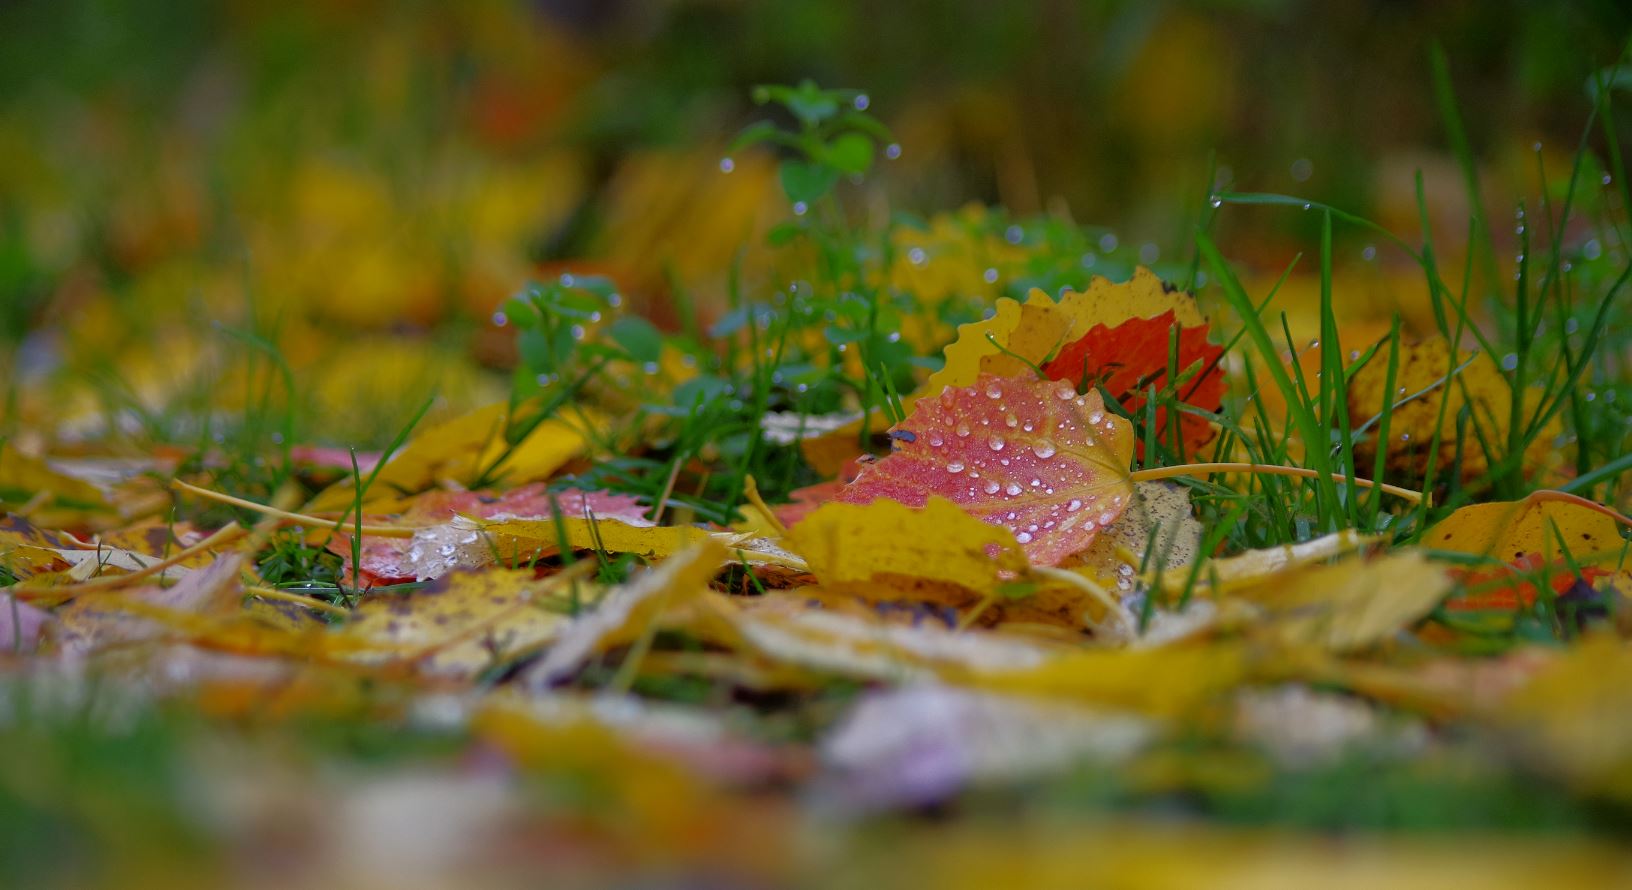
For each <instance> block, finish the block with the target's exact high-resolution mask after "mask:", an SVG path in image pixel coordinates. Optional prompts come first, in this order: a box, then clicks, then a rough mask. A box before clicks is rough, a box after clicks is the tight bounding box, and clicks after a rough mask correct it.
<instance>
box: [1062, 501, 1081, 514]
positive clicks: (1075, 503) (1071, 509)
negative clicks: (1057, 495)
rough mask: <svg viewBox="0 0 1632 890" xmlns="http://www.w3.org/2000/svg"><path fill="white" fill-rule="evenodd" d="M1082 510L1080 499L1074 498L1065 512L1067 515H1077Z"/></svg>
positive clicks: (1067, 505)
mask: <svg viewBox="0 0 1632 890" xmlns="http://www.w3.org/2000/svg"><path fill="white" fill-rule="evenodd" d="M1081 509H1082V501H1081V500H1080V499H1078V498H1072V499H1071V503H1069V504H1066V505H1065V511H1066V512H1067V513H1075V512H1077V511H1078V510H1081Z"/></svg>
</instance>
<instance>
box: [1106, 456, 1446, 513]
mask: <svg viewBox="0 0 1632 890" xmlns="http://www.w3.org/2000/svg"><path fill="white" fill-rule="evenodd" d="M1210 473H1263V474H1266V475H1270V476H1298V477H1300V478H1303V479H1321V478H1325V479H1330V480H1331V481H1333V482H1341V483H1345V484H1347V483H1348V482H1349V481H1350V480H1349V478H1348V477H1347V476H1342V475H1339V474H1337V473H1332V474H1330V475H1326V474H1323V473H1320V472H1317V471H1315V470H1310V469H1305V468H1303V467H1283V466H1280V465H1278V464H1250V463H1210V464H1179V465H1177V466H1171V467H1151V468H1149V469H1144V470H1136V471H1135V472H1133V473H1132V474H1130V475H1129V477H1128V478H1130V479H1131V480H1133V481H1134V482H1151V481H1154V480H1157V479H1172V478H1175V477H1178V476H1202V475H1207V474H1210ZM1353 484H1355V485H1357V486H1359V487H1361V488H1380V489H1382V490H1383V491H1386V492H1388V493H1389V494H1391V495H1394V496H1395V497H1398V498H1401V499H1404V500H1407V501H1410V502H1411V503H1413V504H1420V503H1422V501H1423V495H1422V492H1420V491H1412V490H1411V489H1409V488H1401V487H1399V486H1398V485H1389V484H1388V483H1386V482H1373V481H1371V480H1370V479H1355V480H1353Z"/></svg>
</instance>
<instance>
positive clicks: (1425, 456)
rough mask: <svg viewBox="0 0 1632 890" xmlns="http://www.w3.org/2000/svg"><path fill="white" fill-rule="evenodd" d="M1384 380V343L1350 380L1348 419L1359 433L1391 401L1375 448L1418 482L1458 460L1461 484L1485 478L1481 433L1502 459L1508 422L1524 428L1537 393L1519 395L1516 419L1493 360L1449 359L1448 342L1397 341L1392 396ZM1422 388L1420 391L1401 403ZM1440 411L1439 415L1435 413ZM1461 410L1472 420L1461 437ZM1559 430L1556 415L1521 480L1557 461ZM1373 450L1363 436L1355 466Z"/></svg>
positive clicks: (1534, 445) (1366, 461)
mask: <svg viewBox="0 0 1632 890" xmlns="http://www.w3.org/2000/svg"><path fill="white" fill-rule="evenodd" d="M1453 368H1460V370H1459V371H1457V372H1456V374H1455V375H1454V376H1452V377H1451V378H1450V379H1449V381H1446V380H1445V376H1446V374H1447V373H1449V372H1450V371H1451V370H1452V369H1453ZM1387 381H1388V346H1387V345H1386V344H1385V345H1384V346H1383V347H1382V348H1380V349H1378V351H1377V354H1376V355H1375V356H1373V358H1372V360H1371V361H1370V362H1367V363H1366V366H1365V367H1364V368H1361V369H1360V371H1359V372H1357V373H1356V374H1355V375H1354V377H1353V378H1352V379H1350V380H1349V389H1348V399H1349V416H1350V418H1351V419H1352V421H1353V422H1354V424H1355V426H1356V427H1357V428H1358V427H1359V426H1361V425H1363V424H1365V423H1367V422H1369V421H1371V420H1372V419H1373V418H1375V417H1377V416H1378V415H1379V414H1380V413H1381V412H1382V410H1383V408H1384V406H1385V405H1387V404H1394V409H1393V414H1392V416H1391V418H1390V420H1389V429H1388V435H1389V441H1388V442H1386V443H1381V444H1382V445H1383V447H1385V448H1386V449H1387V463H1386V466H1387V467H1388V469H1389V470H1390V471H1391V472H1392V473H1393V474H1397V475H1399V476H1401V477H1402V478H1405V479H1421V478H1423V476H1424V475H1425V474H1426V472H1427V470H1428V467H1429V466H1439V467H1442V468H1447V469H1448V468H1450V467H1453V466H1455V462H1456V461H1457V460H1460V461H1461V466H1462V477H1463V478H1464V479H1477V478H1478V477H1480V476H1483V475H1484V474H1485V473H1486V471H1488V470H1489V469H1490V463H1489V460H1488V458H1487V455H1486V454H1485V449H1484V447H1483V446H1482V445H1481V444H1480V438H1481V436H1482V437H1483V438H1484V439H1485V440H1487V441H1489V442H1490V443H1491V447H1492V448H1493V449H1494V450H1495V452H1496V455H1497V456H1498V457H1500V456H1502V455H1505V454H1506V443H1507V436H1508V432H1509V429H1510V428H1511V426H1512V424H1513V423H1515V422H1518V423H1528V422H1529V421H1530V417H1531V415H1532V414H1533V413H1534V411H1535V409H1536V406H1537V403H1538V401H1539V399H1540V396H1539V395H1538V394H1537V393H1535V392H1527V393H1525V394H1524V399H1523V406H1522V408H1521V413H1520V416H1519V417H1518V418H1514V417H1513V416H1512V413H1513V389H1512V386H1511V385H1510V384H1509V383H1508V381H1507V378H1506V377H1505V376H1503V374H1502V372H1501V369H1499V368H1498V367H1497V366H1496V360H1495V359H1494V358H1492V357H1491V356H1489V355H1486V354H1484V353H1478V354H1476V355H1472V356H1470V355H1469V354H1467V353H1464V352H1461V351H1458V352H1457V353H1456V354H1455V356H1454V358H1453V356H1452V352H1451V347H1450V344H1449V343H1448V342H1447V341H1446V340H1445V338H1443V337H1435V338H1433V339H1430V340H1424V341H1421V342H1419V343H1411V344H1404V343H1402V344H1401V345H1400V354H1399V368H1398V370H1397V372H1396V376H1395V380H1394V387H1395V391H1394V392H1393V393H1392V394H1388V393H1385V392H1384V391H1383V389H1384V387H1385V386H1386V385H1387ZM1424 390H1426V391H1427V392H1426V393H1425V394H1423V395H1420V396H1418V397H1417V398H1412V399H1410V400H1409V401H1405V402H1403V403H1402V402H1401V400H1403V399H1406V398H1408V397H1410V396H1413V395H1416V394H1418V393H1422V392H1423V391H1424ZM1442 407H1443V411H1444V413H1443V414H1441V413H1440V412H1441V408H1442ZM1464 408H1467V409H1468V410H1469V412H1470V420H1469V421H1468V426H1467V432H1466V433H1465V434H1464V435H1460V436H1459V435H1458V434H1457V426H1458V423H1459V422H1460V421H1459V420H1458V417H1459V415H1460V414H1461V413H1462V410H1463V409H1464ZM1441 417H1443V418H1444V420H1443V422H1441V421H1440V418H1441ZM1436 430H1437V431H1438V433H1439V436H1440V444H1439V451H1438V452H1437V453H1435V454H1429V453H1428V450H1429V448H1430V446H1431V445H1432V444H1433V438H1434V433H1435V432H1436ZM1476 431H1477V432H1476ZM1562 433H1563V425H1562V423H1561V422H1560V421H1559V419H1558V418H1557V416H1556V415H1555V416H1554V418H1553V419H1552V420H1550V421H1548V423H1547V424H1546V426H1544V427H1543V428H1542V430H1541V432H1540V433H1538V434H1537V436H1536V437H1535V439H1534V440H1532V441H1531V443H1530V446H1529V448H1528V449H1527V450H1526V451H1525V454H1524V468H1525V470H1526V474H1527V475H1530V474H1531V473H1533V472H1534V471H1536V470H1539V469H1541V468H1543V467H1544V466H1547V465H1549V464H1553V465H1556V464H1557V463H1558V462H1559V458H1558V451H1557V449H1556V440H1557V439H1558V437H1559V436H1560V435H1561V434H1562ZM1378 445H1379V443H1378V442H1377V441H1376V439H1375V437H1367V438H1365V439H1362V440H1361V441H1360V442H1359V443H1358V444H1357V445H1356V446H1355V461H1356V463H1357V464H1358V465H1359V466H1365V467H1369V466H1371V465H1372V462H1373V461H1374V460H1375V459H1376V454H1377V448H1378Z"/></svg>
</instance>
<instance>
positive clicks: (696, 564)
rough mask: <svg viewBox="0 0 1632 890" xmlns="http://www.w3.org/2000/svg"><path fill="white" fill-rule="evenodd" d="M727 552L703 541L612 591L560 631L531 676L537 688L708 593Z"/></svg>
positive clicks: (564, 674) (554, 681) (561, 678)
mask: <svg viewBox="0 0 1632 890" xmlns="http://www.w3.org/2000/svg"><path fill="white" fill-rule="evenodd" d="M725 557H726V553H725V548H724V547H722V546H720V544H719V543H718V542H716V541H713V540H706V541H701V542H699V543H698V544H697V545H696V546H693V547H691V548H690V549H688V550H685V551H683V552H681V553H678V554H676V555H674V556H672V557H670V558H669V559H667V560H664V562H663V563H662V564H661V565H659V566H657V567H656V568H653V569H649V570H647V571H645V572H643V573H642V574H640V575H639V576H637V577H636V578H635V579H634V580H633V581H630V582H628V583H625V584H622V585H620V586H618V587H614V588H612V590H611V591H609V592H608V593H607V594H606V596H604V597H602V598H601V601H600V602H598V603H596V604H595V608H594V609H593V610H592V611H590V612H587V613H585V614H582V615H579V616H578V617H576V618H574V619H573V620H572V622H571V623H570V624H568V625H567V626H566V627H564V628H562V629H561V633H560V635H559V636H558V637H557V638H556V643H555V645H554V646H552V647H550V651H549V654H548V655H546V656H545V657H544V660H543V661H542V662H539V663H538V664H537V665H536V666H534V667H533V668H532V669H530V670H529V671H528V672H527V675H526V678H525V681H526V682H527V684H528V685H530V686H532V687H534V688H541V687H547V686H552V685H554V684H555V683H558V682H560V681H561V680H564V679H566V678H567V677H569V676H571V675H572V674H573V673H574V672H576V671H577V670H578V669H579V668H580V667H582V666H583V665H584V662H586V661H587V660H589V658H590V657H591V656H593V655H594V654H595V653H597V652H604V651H606V650H607V649H611V648H614V647H617V646H621V645H625V644H628V643H631V642H634V640H635V639H636V638H638V637H639V636H640V635H641V634H642V633H645V632H646V630H647V628H648V627H650V626H651V623H652V622H653V621H656V620H657V618H658V616H659V615H660V614H662V613H663V612H664V611H665V610H666V609H670V608H674V607H677V606H681V605H684V604H686V603H687V602H689V601H691V600H693V599H696V598H697V597H698V596H699V595H700V594H702V593H703V592H704V591H706V590H707V589H708V587H707V585H708V581H709V579H710V578H713V577H714V574H715V572H717V571H719V567H720V563H721V562H722V561H723V560H724V559H725Z"/></svg>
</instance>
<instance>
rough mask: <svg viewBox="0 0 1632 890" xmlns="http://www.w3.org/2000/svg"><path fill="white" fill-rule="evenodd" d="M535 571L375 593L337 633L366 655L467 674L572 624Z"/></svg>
mask: <svg viewBox="0 0 1632 890" xmlns="http://www.w3.org/2000/svg"><path fill="white" fill-rule="evenodd" d="M550 587H551V583H550V580H549V579H544V580H539V579H537V578H535V577H534V575H533V572H532V571H531V570H517V571H510V570H504V569H496V568H495V569H487V570H484V571H481V572H454V573H452V574H449V575H446V576H444V577H442V578H439V579H437V580H435V581H432V582H431V583H430V584H428V585H427V586H426V587H424V588H423V589H420V590H415V591H411V592H409V593H406V594H398V593H374V594H371V595H369V596H368V597H366V598H365V599H364V600H363V602H362V603H361V604H360V605H358V606H357V608H356V609H354V610H352V613H351V618H350V620H348V621H347V622H346V624H345V626H344V627H343V628H341V629H340V630H338V631H336V632H335V633H334V634H332V635H331V639H333V640H336V641H339V642H340V643H341V644H342V646H341V648H342V651H356V652H358V653H359V656H358V657H359V660H362V661H370V662H373V661H380V660H391V661H412V662H414V663H415V664H416V666H418V667H419V668H421V669H422V670H423V671H424V672H425V673H428V674H435V675H440V676H452V677H460V678H466V679H468V678H472V677H475V676H476V675H477V674H478V673H480V672H481V671H483V670H485V669H487V668H489V667H491V666H493V665H495V664H498V663H502V662H503V661H505V660H507V659H510V658H512V657H515V656H516V655H518V654H520V653H523V652H527V651H530V650H532V649H535V648H538V647H539V646H541V645H542V644H543V643H545V642H547V641H548V640H550V639H552V638H553V637H554V635H555V633H556V631H557V630H558V629H559V628H560V627H561V626H562V625H563V624H565V623H566V620H567V619H566V617H565V616H564V614H563V613H562V612H561V611H559V610H552V609H549V608H545V604H544V603H543V600H544V599H545V597H546V596H547V591H548V589H549V588H550Z"/></svg>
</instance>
